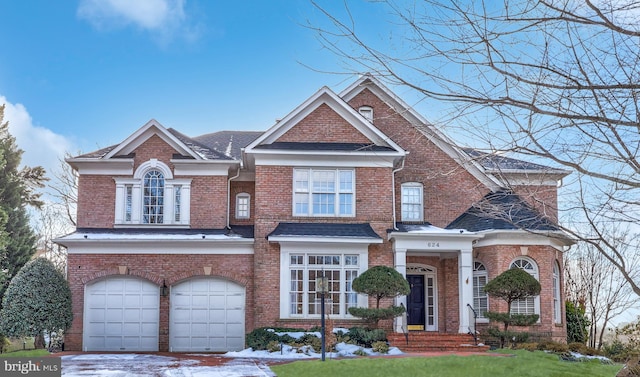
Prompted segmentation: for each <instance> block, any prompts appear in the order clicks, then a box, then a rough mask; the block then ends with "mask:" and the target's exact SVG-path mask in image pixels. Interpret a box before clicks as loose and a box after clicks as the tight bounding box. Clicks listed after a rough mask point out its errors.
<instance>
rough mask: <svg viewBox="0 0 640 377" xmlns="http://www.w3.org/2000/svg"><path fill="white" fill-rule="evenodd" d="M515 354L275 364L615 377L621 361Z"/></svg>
mask: <svg viewBox="0 0 640 377" xmlns="http://www.w3.org/2000/svg"><path fill="white" fill-rule="evenodd" d="M503 353H509V354H512V355H513V356H482V355H480V356H438V357H401V358H370V357H362V358H356V359H339V360H327V361H324V362H322V361H319V360H313V361H296V362H293V363H289V364H281V365H272V366H271V370H273V372H274V373H276V374H277V375H278V377H293V376H305V377H327V376H331V377H340V376H349V377H360V376H362V377H387V376H411V377H426V376H438V377H459V376H470V377H485V376H486V377H502V376H505V377H507V376H508V377H513V376H518V377H571V376H575V377H592V376H593V377H614V376H615V375H616V374H617V373H618V371H619V370H620V368H622V365H620V364H615V365H605V364H602V363H601V362H600V361H598V360H591V361H584V362H567V361H561V360H560V359H559V358H558V356H556V355H553V354H548V353H544V352H542V351H535V352H529V351H523V350H518V351H511V350H509V351H508V352H503Z"/></svg>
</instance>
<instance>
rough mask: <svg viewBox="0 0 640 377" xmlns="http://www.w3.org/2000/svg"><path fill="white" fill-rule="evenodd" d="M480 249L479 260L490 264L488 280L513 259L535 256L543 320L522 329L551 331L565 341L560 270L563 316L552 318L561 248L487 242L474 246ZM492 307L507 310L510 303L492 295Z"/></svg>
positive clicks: (533, 257) (556, 337) (490, 305)
mask: <svg viewBox="0 0 640 377" xmlns="http://www.w3.org/2000/svg"><path fill="white" fill-rule="evenodd" d="M474 253H477V260H478V261H480V262H482V263H483V264H484V265H485V267H486V268H487V272H488V275H489V280H491V279H493V278H495V277H496V276H498V275H499V274H500V273H502V272H503V271H505V270H506V269H508V268H509V266H510V265H511V263H512V262H513V261H514V260H515V259H517V258H519V257H526V258H529V259H532V260H533V261H534V262H535V263H536V265H537V267H538V281H539V282H540V285H541V287H542V290H541V291H540V323H538V324H535V325H533V326H530V327H529V328H519V330H522V331H529V332H535V333H547V332H548V333H551V334H552V337H553V338H554V339H556V340H563V341H566V334H567V331H566V321H565V320H564V318H565V317H564V313H565V307H564V298H563V297H564V294H563V292H564V290H563V289H564V280H563V275H562V273H560V295H561V300H560V304H561V318H562V322H561V323H560V324H556V323H554V319H553V265H554V263H558V265H559V266H560V271H562V268H563V256H562V252H560V251H558V250H556V249H554V248H553V247H551V246H522V247H521V246H508V245H503V246H487V247H481V248H478V249H475V250H474ZM489 310H491V311H502V312H506V311H507V304H506V302H504V301H503V300H500V299H496V298H492V297H490V298H489Z"/></svg>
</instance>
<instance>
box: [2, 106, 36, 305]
mask: <svg viewBox="0 0 640 377" xmlns="http://www.w3.org/2000/svg"><path fill="white" fill-rule="evenodd" d="M4 109H5V106H4V105H2V106H0V299H2V297H3V296H4V292H5V290H6V288H7V285H8V284H9V282H10V281H11V279H12V278H13V277H14V276H15V275H16V274H17V273H18V271H19V270H20V268H22V266H24V265H25V263H27V262H28V261H29V259H30V258H31V257H32V256H33V254H34V253H35V250H36V249H35V245H36V235H35V233H34V232H33V230H32V229H31V227H30V224H29V216H28V214H27V209H26V207H27V206H28V205H30V206H33V207H35V208H40V207H41V206H42V204H43V203H42V201H41V200H40V193H38V192H37V191H36V190H37V189H38V188H41V187H44V182H45V181H46V180H47V178H45V171H44V169H43V168H42V167H40V166H37V167H34V168H31V167H20V162H21V160H22V153H23V151H22V150H21V149H19V148H18V146H17V144H16V139H15V138H14V137H13V136H11V134H10V133H9V123H8V122H4ZM0 302H2V300H0ZM0 307H1V306H0Z"/></svg>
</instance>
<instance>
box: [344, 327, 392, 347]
mask: <svg viewBox="0 0 640 377" xmlns="http://www.w3.org/2000/svg"><path fill="white" fill-rule="evenodd" d="M349 337H350V338H351V339H352V340H353V341H354V343H355V344H357V345H359V346H362V347H366V348H371V345H372V344H373V343H375V342H378V341H383V342H386V341H387V334H385V332H384V330H382V329H367V328H364V327H352V328H350V329H349Z"/></svg>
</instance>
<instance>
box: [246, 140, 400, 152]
mask: <svg viewBox="0 0 640 377" xmlns="http://www.w3.org/2000/svg"><path fill="white" fill-rule="evenodd" d="M256 149H282V150H290V151H335V152H345V151H347V152H371V151H376V152H386V151H389V152H392V151H394V149H393V148H390V147H387V146H382V145H375V144H362V143H297V142H277V143H271V144H262V145H259V146H257V147H256Z"/></svg>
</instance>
